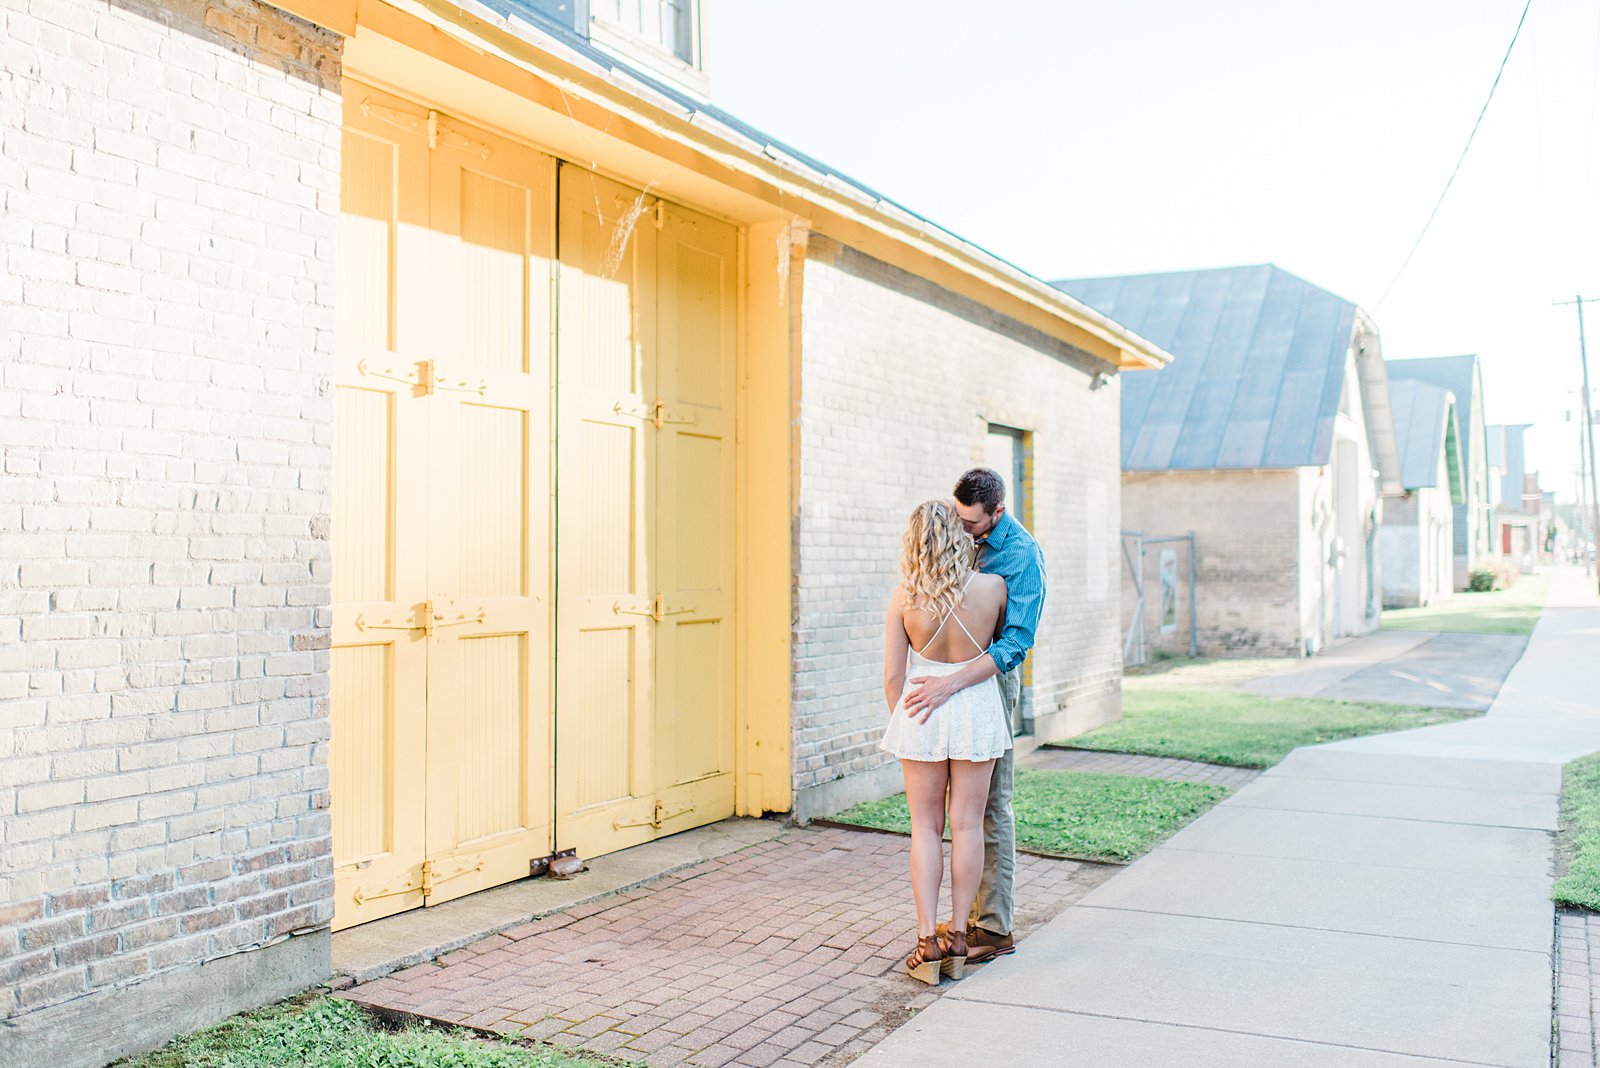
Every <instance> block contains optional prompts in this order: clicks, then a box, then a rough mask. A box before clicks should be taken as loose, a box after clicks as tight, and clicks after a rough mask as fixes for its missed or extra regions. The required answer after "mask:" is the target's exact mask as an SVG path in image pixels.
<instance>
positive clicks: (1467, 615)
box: [1383, 575, 1550, 634]
mask: <svg viewBox="0 0 1600 1068" xmlns="http://www.w3.org/2000/svg"><path fill="white" fill-rule="evenodd" d="M1549 592H1550V576H1548V575H1524V576H1522V578H1520V579H1518V580H1517V584H1516V585H1515V586H1513V587H1511V588H1510V589H1509V590H1493V591H1489V592H1484V593H1471V592H1463V593H1457V594H1453V595H1451V596H1450V597H1447V598H1445V599H1444V600H1443V601H1440V602H1438V603H1437V604H1431V605H1429V606H1428V607H1426V608H1388V609H1385V610H1384V613H1383V629H1384V630H1422V631H1443V632H1446V633H1451V634H1532V633H1533V628H1534V625H1535V624H1537V623H1538V622H1539V613H1540V612H1541V611H1543V610H1544V602H1545V597H1546V596H1547V595H1548V594H1549Z"/></svg>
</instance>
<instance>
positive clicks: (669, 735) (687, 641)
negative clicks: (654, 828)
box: [655, 204, 739, 830]
mask: <svg viewBox="0 0 1600 1068" xmlns="http://www.w3.org/2000/svg"><path fill="white" fill-rule="evenodd" d="M738 256H739V244H738V235H737V232H736V231H735V230H734V229H733V227H731V226H729V225H728V224H727V223H724V222H720V221H718V220H715V219H711V218H709V217H707V216H704V215H700V214H697V213H695V212H691V211H688V210H687V209H684V208H680V207H678V206H677V205H674V204H664V205H663V211H662V214H661V228H660V229H659V230H658V231H657V241H656V277H657V283H656V352H657V354H658V356H657V363H656V394H657V396H658V397H659V398H660V401H661V408H660V409H659V412H658V414H659V416H660V419H661V423H662V426H661V429H660V431H658V432H657V436H658V438H659V445H658V446H657V448H658V464H657V468H656V486H657V490H656V494H657V501H658V507H657V511H656V538H655V542H656V544H655V558H656V562H657V564H656V573H657V577H656V582H657V586H658V587H659V589H660V591H661V602H662V605H663V613H662V614H663V619H662V622H661V623H660V624H659V625H658V626H657V627H656V707H655V725H656V741H655V745H656V752H655V769H656V779H655V781H656V791H657V795H658V797H659V799H660V801H661V805H662V807H661V811H660V816H661V821H662V829H666V830H679V829H682V828H683V827H686V826H688V827H697V826H700V825H701V824H705V823H711V822H713V821H714V820H720V819H725V818H727V817H728V816H731V815H733V639H734V621H733V538H734V532H733V477H734V367H735V357H736V353H735V351H734V346H735V344H736V339H737V336H738V335H737V330H738V314H737V294H736V287H737V282H738Z"/></svg>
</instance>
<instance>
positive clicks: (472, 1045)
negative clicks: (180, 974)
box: [117, 997, 625, 1068]
mask: <svg viewBox="0 0 1600 1068" xmlns="http://www.w3.org/2000/svg"><path fill="white" fill-rule="evenodd" d="M623 1063H625V1062H621V1061H615V1060H611V1059H609V1058H607V1059H604V1060H596V1059H593V1058H589V1057H579V1056H575V1055H573V1054H570V1053H566V1052H564V1051H561V1050H549V1049H535V1048H532V1047H530V1046H525V1045H519V1044H517V1043H512V1042H497V1041H494V1040H491V1039H484V1038H480V1037H478V1036H476V1035H474V1034H473V1033H472V1032H470V1031H464V1030H459V1029H456V1028H446V1027H434V1026H429V1025H426V1024H417V1025H414V1026H411V1027H407V1028H404V1029H402V1030H398V1031H390V1030H386V1029H384V1028H383V1027H380V1026H378V1025H377V1024H376V1023H375V1022H374V1021H373V1020H372V1018H371V1017H369V1016H368V1015H367V1014H366V1013H365V1012H364V1011H362V1010H361V1009H360V1008H358V1007H357V1006H355V1005H352V1004H351V1003H350V1002H348V1001H340V1000H338V999H336V998H329V997H313V998H299V999H296V1000H294V1001H287V1002H282V1003H280V1004H277V1005H273V1006H271V1007H270V1008H265V1009H261V1010H259V1011H257V1012H250V1013H245V1014H243V1015H240V1016H235V1017H232V1018H231V1019H228V1020H224V1021H223V1022H222V1023H220V1024H217V1025H216V1026H214V1027H208V1028H206V1029H204V1030H202V1031H195V1032H193V1033H192V1034H188V1035H184V1036H183V1037H181V1038H178V1039H175V1040H174V1041H173V1042H171V1043H170V1044H169V1045H167V1046H165V1047H163V1048H161V1049H159V1050H156V1051H155V1052H154V1053H147V1054H145V1055H144V1056H142V1057H138V1058H135V1059H133V1060H124V1061H118V1062H117V1068H614V1066H616V1065H619V1064H623Z"/></svg>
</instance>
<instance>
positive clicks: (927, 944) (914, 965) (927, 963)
mask: <svg viewBox="0 0 1600 1068" xmlns="http://www.w3.org/2000/svg"><path fill="white" fill-rule="evenodd" d="M943 962H944V953H943V950H942V949H941V947H940V943H939V937H938V936H937V935H929V936H927V937H926V938H921V937H919V938H918V939H917V949H916V952H914V953H912V954H911V956H909V957H907V958H906V974H907V975H909V976H911V978H913V979H919V980H921V981H922V982H924V983H927V984H928V985H929V986H938V985H939V972H940V971H941V969H942V968H943Z"/></svg>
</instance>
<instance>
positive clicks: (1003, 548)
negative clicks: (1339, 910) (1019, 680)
mask: <svg viewBox="0 0 1600 1068" xmlns="http://www.w3.org/2000/svg"><path fill="white" fill-rule="evenodd" d="M978 569H979V570H980V571H984V572H987V573H988V574H991V575H999V576H1000V577H1001V578H1003V579H1005V580H1006V625H1005V626H1004V627H1003V628H1001V630H1000V637H998V638H996V639H995V641H994V644H993V645H991V646H990V647H989V655H990V656H991V657H993V658H994V664H995V667H997V668H999V669H1000V672H1001V674H1004V673H1005V672H1007V671H1010V670H1012V669H1013V668H1015V667H1017V666H1018V665H1019V664H1021V663H1022V661H1023V660H1025V659H1027V656H1028V650H1030V649H1032V648H1033V640H1034V634H1035V633H1036V632H1037V631H1038V629H1039V615H1040V613H1041V612H1043V611H1044V553H1042V552H1040V551H1039V543H1038V542H1036V541H1034V540H1033V535H1032V534H1029V533H1028V530H1027V528H1026V527H1024V526H1023V525H1022V524H1021V523H1019V522H1017V521H1016V520H1015V519H1013V518H1012V517H1011V513H1010V512H1006V513H1005V514H1004V515H1002V516H1001V517H1000V521H999V522H998V523H996V524H995V525H994V529H993V530H991V531H989V533H988V534H987V535H985V536H984V537H983V538H981V539H979V541H978Z"/></svg>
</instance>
